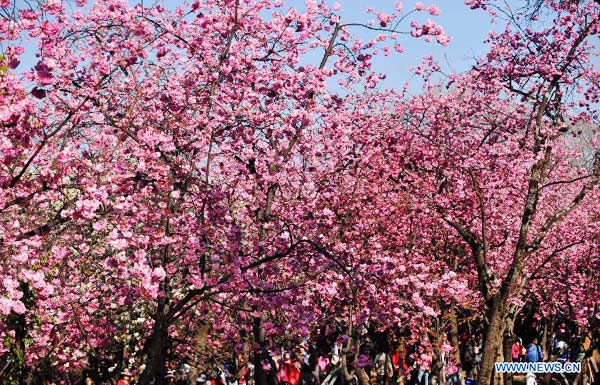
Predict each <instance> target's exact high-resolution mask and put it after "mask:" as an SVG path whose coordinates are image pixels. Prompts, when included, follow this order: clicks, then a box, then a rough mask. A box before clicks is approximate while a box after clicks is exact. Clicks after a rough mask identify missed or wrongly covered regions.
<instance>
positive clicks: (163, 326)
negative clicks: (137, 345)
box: [138, 297, 169, 385]
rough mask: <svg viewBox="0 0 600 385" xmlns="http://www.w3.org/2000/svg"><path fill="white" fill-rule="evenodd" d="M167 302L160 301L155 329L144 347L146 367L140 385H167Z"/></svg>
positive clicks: (162, 298)
mask: <svg viewBox="0 0 600 385" xmlns="http://www.w3.org/2000/svg"><path fill="white" fill-rule="evenodd" d="M165 302H166V300H165V299H164V297H161V299H159V303H158V306H157V311H156V316H155V322H154V328H153V329H152V334H151V335H150V337H148V339H147V340H146V343H145V345H144V353H145V357H146V358H145V364H146V367H145V368H144V371H143V372H142V374H141V375H140V378H139V381H138V384H139V385H152V384H153V385H164V384H165V383H166V381H165V376H166V368H165V363H166V360H167V350H168V344H169V331H168V328H169V324H168V322H167V320H166V318H165V313H166V311H165V310H166V303H165Z"/></svg>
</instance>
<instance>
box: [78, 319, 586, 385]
mask: <svg viewBox="0 0 600 385" xmlns="http://www.w3.org/2000/svg"><path fill="white" fill-rule="evenodd" d="M341 330H342V328H339V329H338V331H337V332H330V331H329V332H327V331H325V330H322V331H321V333H320V334H318V335H317V336H314V337H313V338H311V339H303V340H299V341H296V342H295V343H291V342H289V341H288V343H287V344H283V346H281V347H280V348H279V349H277V350H269V349H267V348H266V347H265V346H263V347H260V348H259V350H257V351H254V352H253V353H250V352H245V353H243V352H242V353H240V352H238V353H237V354H235V353H232V352H227V354H214V355H212V356H210V357H209V358H208V359H207V360H205V362H203V363H202V364H200V365H197V366H196V367H193V366H192V365H191V361H189V360H188V361H187V362H186V361H185V360H182V359H175V358H172V359H170V360H168V361H167V364H166V368H165V371H166V377H165V382H166V383H167V384H174V385H255V383H256V385H430V384H432V385H433V384H438V385H459V384H460V385H473V384H476V381H477V375H478V372H479V370H480V365H481V361H482V354H483V339H484V333H483V330H482V329H476V330H475V331H472V332H470V333H469V332H462V333H460V334H458V335H456V336H455V337H456V339H458V344H456V340H455V343H454V346H453V344H452V343H451V342H450V341H449V337H448V335H447V334H446V333H444V332H440V333H439V334H436V333H434V332H432V331H429V332H425V333H424V335H423V336H420V337H418V336H417V337H416V336H415V335H414V334H412V333H411V332H410V331H407V330H400V329H397V330H390V329H381V328H377V327H369V326H368V325H367V326H364V327H363V330H362V332H361V333H359V336H358V337H357V338H356V340H355V341H351V343H349V337H348V336H346V335H344V334H343V333H342V331H341ZM544 330H545V329H544ZM549 333H550V334H549V335H547V336H546V337H545V338H544V340H545V343H546V346H545V347H542V345H541V344H540V341H541V339H542V338H543V337H544V336H543V330H542V329H541V328H540V327H539V326H537V325H536V323H535V322H533V323H532V324H531V325H529V326H528V328H526V329H525V330H523V333H521V336H522V337H524V338H525V341H524V340H523V339H522V338H521V337H520V336H518V335H515V336H514V337H513V344H512V357H511V360H512V361H519V362H540V361H544V360H545V359H549V358H551V359H552V360H558V361H562V362H567V361H579V362H580V361H581V360H582V359H583V356H584V355H585V354H586V351H584V350H583V349H582V348H581V346H582V344H581V342H582V341H581V339H580V338H579V337H578V334H577V332H576V331H575V330H571V329H570V328H569V326H568V324H567V323H566V322H562V323H558V324H557V326H556V327H555V328H554V329H553V330H552V331H550V332H549ZM544 351H547V352H548V355H549V356H552V357H545V354H544ZM507 359H508V358H507ZM196 364H197V363H196ZM134 373H135V372H134ZM136 374H138V375H139V373H136ZM84 377H85V381H84V382H83V383H84V384H85V385H101V384H99V383H98V382H96V381H94V378H93V376H92V375H87V376H84ZM135 380H136V378H135V376H134V375H132V373H131V372H128V371H124V372H122V373H121V378H120V380H119V382H118V383H117V385H134V384H135V382H136V381H135Z"/></svg>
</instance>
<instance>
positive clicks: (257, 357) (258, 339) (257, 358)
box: [253, 317, 269, 385]
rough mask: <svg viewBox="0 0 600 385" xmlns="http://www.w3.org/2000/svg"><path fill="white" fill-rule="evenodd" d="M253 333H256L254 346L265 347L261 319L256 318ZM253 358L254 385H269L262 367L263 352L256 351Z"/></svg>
mask: <svg viewBox="0 0 600 385" xmlns="http://www.w3.org/2000/svg"><path fill="white" fill-rule="evenodd" d="M253 333H254V344H255V345H258V346H260V347H262V346H264V342H265V336H266V334H265V329H263V327H262V326H261V319H260V317H254V325H253ZM253 354H254V356H253V360H254V362H253V364H254V385H267V384H268V383H269V381H268V378H267V373H265V371H264V370H263V367H262V362H261V360H262V357H261V356H262V351H260V352H257V351H255V352H254V353H253Z"/></svg>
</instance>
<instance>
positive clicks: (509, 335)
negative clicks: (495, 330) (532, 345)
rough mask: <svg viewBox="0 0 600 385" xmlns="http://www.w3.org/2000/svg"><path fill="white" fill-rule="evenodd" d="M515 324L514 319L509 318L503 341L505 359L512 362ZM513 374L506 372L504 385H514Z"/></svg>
mask: <svg viewBox="0 0 600 385" xmlns="http://www.w3.org/2000/svg"><path fill="white" fill-rule="evenodd" d="M513 325H514V321H513V320H512V319H507V320H506V322H505V326H504V336H503V338H504V341H503V353H504V361H505V362H512V345H513V342H514V336H513ZM512 382H513V375H512V373H504V385H512Z"/></svg>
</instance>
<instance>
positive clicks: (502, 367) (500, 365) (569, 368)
mask: <svg viewBox="0 0 600 385" xmlns="http://www.w3.org/2000/svg"><path fill="white" fill-rule="evenodd" d="M495 367H496V372H498V373H530V372H532V373H579V372H581V363H580V362H565V363H564V364H563V363H560V362H496V363H495Z"/></svg>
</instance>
